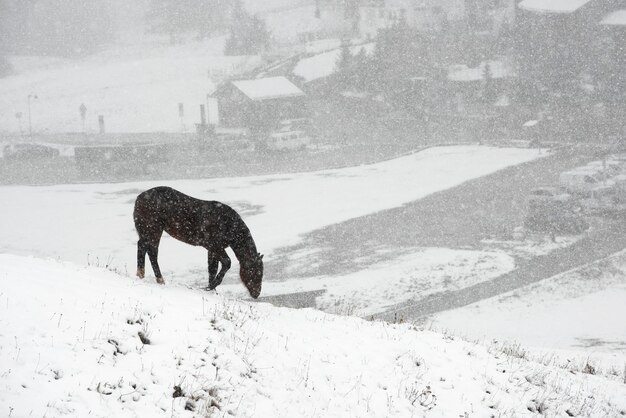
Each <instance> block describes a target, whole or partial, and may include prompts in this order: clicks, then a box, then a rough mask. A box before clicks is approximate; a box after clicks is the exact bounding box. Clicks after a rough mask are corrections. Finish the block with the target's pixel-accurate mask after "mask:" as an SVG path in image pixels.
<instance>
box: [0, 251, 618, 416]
mask: <svg viewBox="0 0 626 418" xmlns="http://www.w3.org/2000/svg"><path fill="white" fill-rule="evenodd" d="M0 330H1V331H0V414H3V415H4V416H12V417H24V416H56V417H63V416H75V417H86V416H95V417H109V416H116V417H126V416H128V417H135V416H140V417H148V416H150V417H159V416H163V417H171V416H176V417H184V416H188V417H191V416H199V415H200V416H209V415H210V416H238V417H239V416H241V417H246V416H255V417H296V416H310V417H355V416H357V417H364V416H371V417H380V416H397V417H410V416H429V417H431V416H432V417H458V416H462V417H463V416H477V417H482V416H485V417H487V416H494V415H496V416H534V415H535V414H536V413H537V412H539V411H540V412H541V413H542V414H543V415H545V416H563V415H565V414H566V413H567V414H569V415H572V416H598V417H599V416H617V415H619V414H620V413H624V410H625V408H626V386H625V385H624V384H623V382H621V381H619V380H618V379H617V378H610V377H602V376H592V375H589V374H584V373H580V372H579V371H576V370H568V369H560V368H556V367H553V366H548V367H546V366H543V365H540V364H538V363H534V362H531V361H527V360H525V359H524V358H520V357H519V356H517V353H516V352H515V350H512V349H511V348H510V347H506V346H495V345H492V346H488V347H485V346H481V345H477V344H473V343H467V342H463V341H458V340H456V339H455V338H452V337H449V336H445V335H440V334H436V333H433V332H428V331H419V330H416V329H415V328H414V327H412V326H409V325H388V324H385V323H370V322H365V321H363V320H360V319H356V318H346V317H337V316H332V315H327V314H324V313H321V312H318V311H311V310H302V311H293V310H289V309H286V308H281V309H278V308H274V307H271V306H270V305H264V304H254V303H247V302H239V301H235V300H229V299H225V298H222V297H219V296H216V295H207V294H205V293H204V292H199V291H192V290H188V289H183V288H171V287H163V286H159V285H156V284H154V283H149V282H138V281H135V280H131V279H129V278H126V277H121V276H118V275H116V274H114V273H112V272H109V271H106V270H103V269H97V268H84V267H77V266H75V265H71V264H66V263H59V262H55V261H51V260H48V261H46V260H38V259H33V258H24V257H18V256H10V255H0ZM139 333H142V335H143V336H144V337H147V338H148V340H149V341H148V340H145V339H144V341H143V342H142V341H141V340H140V337H139ZM144 342H145V343H146V344H144ZM505 353H508V354H505Z"/></svg>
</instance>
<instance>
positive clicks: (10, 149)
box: [2, 143, 59, 160]
mask: <svg viewBox="0 0 626 418" xmlns="http://www.w3.org/2000/svg"><path fill="white" fill-rule="evenodd" d="M2 155H3V156H4V158H5V159H6V160H29V159H36V158H55V157H58V156H59V150H58V149H56V148H53V147H49V146H47V145H42V144H34V143H23V144H10V145H5V147H4V149H3V151H2Z"/></svg>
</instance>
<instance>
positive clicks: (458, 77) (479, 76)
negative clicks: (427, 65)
mask: <svg viewBox="0 0 626 418" xmlns="http://www.w3.org/2000/svg"><path fill="white" fill-rule="evenodd" d="M485 65H486V62H485V61H483V62H481V63H480V65H479V66H478V67H474V68H469V67H468V66H467V65H465V64H460V65H452V66H450V68H449V69H448V80H450V81H479V80H483V79H484V78H485ZM489 70H490V72H491V78H504V77H508V76H510V75H512V71H511V68H510V67H509V66H508V65H506V64H505V63H504V62H502V61H489Z"/></svg>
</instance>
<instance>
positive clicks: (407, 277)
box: [0, 146, 545, 313]
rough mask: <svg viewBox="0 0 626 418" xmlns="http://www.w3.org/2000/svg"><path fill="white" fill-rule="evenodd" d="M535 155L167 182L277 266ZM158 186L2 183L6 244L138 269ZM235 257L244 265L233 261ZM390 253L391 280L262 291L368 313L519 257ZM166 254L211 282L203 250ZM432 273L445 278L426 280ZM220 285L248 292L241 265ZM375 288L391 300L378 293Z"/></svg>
mask: <svg viewBox="0 0 626 418" xmlns="http://www.w3.org/2000/svg"><path fill="white" fill-rule="evenodd" d="M544 155H545V154H544ZM537 157H539V154H538V153H537V150H527V149H504V148H489V147H480V146H457V147H440V148H431V149H428V150H425V151H422V152H419V153H416V154H412V155H408V156H405V157H401V158H397V159H394V160H391V161H387V162H382V163H378V164H373V165H366V166H360V167H353V168H346V169H340V170H327V171H320V172H313V173H300V174H281V175H271V176H262V177H246V178H229V179H211V180H184V181H174V182H167V183H166V184H167V185H169V186H172V187H174V188H176V189H179V190H181V191H182V192H184V193H187V194H189V195H192V196H196V197H199V198H204V199H206V200H219V201H223V202H226V203H228V204H231V205H232V206H234V207H235V208H237V209H238V210H240V211H241V212H242V214H243V216H244V218H245V220H246V222H247V223H248V225H249V226H250V228H251V230H252V233H253V236H254V238H255V240H256V243H257V246H258V248H259V249H260V251H261V252H263V253H264V254H265V255H266V257H265V259H266V261H270V262H271V260H272V253H273V252H274V251H275V250H277V249H278V248H281V247H284V246H287V245H293V244H296V243H298V242H299V241H300V239H301V237H302V235H303V234H306V233H308V232H311V231H314V230H316V229H319V228H323V227H325V226H328V225H332V224H335V223H338V222H342V221H346V220H349V219H352V218H355V217H359V216H364V215H367V214H371V213H375V212H378V211H381V210H385V209H389V208H393V207H399V206H402V205H403V204H405V203H408V202H411V201H413V200H416V199H419V198H422V197H424V196H427V195H429V194H432V193H435V192H437V191H440V190H444V189H447V188H450V187H453V186H455V185H458V184H460V183H462V182H464V181H467V180H469V179H472V178H476V177H479V176H482V175H486V174H489V173H492V172H494V171H496V170H499V169H502V168H505V167H507V166H509V165H513V164H519V163H523V162H525V161H529V160H531V159H534V158H537ZM159 184H160V183H159ZM156 185H158V184H157V183H121V184H97V185H96V184H91V185H89V184H77V185H63V186H46V187H23V186H14V187H3V188H1V189H0V194H1V195H2V200H3V201H4V203H3V205H2V206H0V230H2V231H3V234H2V236H0V251H2V252H10V253H15V254H21V255H35V256H38V257H52V258H59V259H61V260H65V261H72V262H75V263H78V264H81V265H84V264H88V263H89V264H96V265H101V266H103V265H108V266H109V267H111V268H115V269H118V270H119V271H122V272H127V273H129V274H132V273H134V271H135V257H136V255H135V254H136V241H137V236H136V233H135V230H134V225H133V222H132V208H133V203H134V199H135V197H136V195H137V194H138V193H140V192H141V191H143V190H146V189H148V188H150V187H153V186H156ZM277 231H279V233H277ZM309 250H310V251H315V250H316V249H315V248H311V249H309ZM232 258H233V260H234V256H233V257H232ZM387 259H388V260H389V261H388V263H389V264H392V263H393V264H395V265H396V266H397V267H392V268H391V269H390V270H388V274H389V277H388V279H387V280H384V281H380V280H376V277H377V276H379V274H380V273H379V272H376V271H364V272H360V273H358V274H353V275H349V276H347V277H341V278H332V277H331V278H328V277H314V278H310V279H306V280H290V278H289V277H267V276H266V279H265V284H264V288H263V295H271V294H277V293H284V292H286V291H288V290H289V289H292V290H311V289H322V288H324V289H327V290H328V295H326V296H324V298H325V301H324V303H325V304H327V305H328V304H332V303H333V300H334V299H335V298H338V299H341V300H342V301H343V302H344V303H346V304H348V305H351V306H355V307H358V308H359V309H362V310H363V311H362V313H366V312H370V311H376V310H379V309H381V308H382V307H384V306H386V305H388V304H393V303H399V302H402V301H404V300H406V299H409V298H411V297H412V296H417V295H420V294H423V293H428V292H433V291H437V290H442V289H445V288H446V286H453V287H455V286H467V285H471V284H474V283H475V282H477V281H482V280H486V279H488V278H492V277H495V276H497V275H499V274H502V273H504V272H506V271H508V270H510V269H512V268H513V267H514V263H513V261H512V259H511V257H510V256H508V255H506V254H504V253H501V252H500V253H499V252H497V251H486V252H482V251H460V252H459V251H451V250H446V249H422V248H418V249H416V250H415V253H414V254H393V253H392V254H389V256H388V257H387ZM159 260H160V265H161V268H162V270H163V272H164V275H165V277H166V281H169V283H170V284H178V285H180V284H185V285H189V286H194V287H200V286H202V285H206V280H207V279H206V277H207V273H206V269H207V267H206V254H205V251H204V250H202V249H199V248H194V247H190V246H188V245H185V244H182V243H180V242H178V241H176V240H174V239H171V238H170V237H168V236H165V237H164V239H163V241H162V244H161V249H160V254H159ZM294 262H298V261H297V260H295V261H294ZM304 262H306V257H305V258H304ZM233 268H234V269H236V268H238V267H237V266H236V265H235V266H234V267H233ZM381 268H387V266H381ZM425 271H435V272H436V273H433V274H428V275H425V274H424V272H425ZM437 271H439V272H438V273H437ZM366 277H369V278H370V279H366ZM415 277H420V278H421V279H420V280H421V281H417V282H416V281H415V280H413V278H415ZM277 282H281V283H277ZM220 290H221V291H228V292H232V294H237V295H244V293H245V290H244V289H243V287H242V286H241V284H240V283H238V278H237V275H236V274H234V273H232V272H231V274H229V275H228V276H227V280H226V281H225V285H223V286H222V287H221V288H220ZM368 294H369V295H372V294H377V295H385V297H382V298H372V297H371V296H367V295H368ZM328 298H332V299H333V300H330V299H328ZM366 308H367V309H366Z"/></svg>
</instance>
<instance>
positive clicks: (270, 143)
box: [267, 130, 311, 151]
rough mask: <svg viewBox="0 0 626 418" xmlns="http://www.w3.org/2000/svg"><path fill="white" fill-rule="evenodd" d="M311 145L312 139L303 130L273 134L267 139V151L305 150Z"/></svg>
mask: <svg viewBox="0 0 626 418" xmlns="http://www.w3.org/2000/svg"><path fill="white" fill-rule="evenodd" d="M310 143H311V138H310V137H309V136H308V135H307V134H306V133H305V132H304V131H301V130H286V131H282V130H281V131H278V132H274V133H272V134H271V135H270V136H269V137H268V138H267V149H268V150H271V151H286V150H295V149H304V148H306V146H307V145H309V144H310Z"/></svg>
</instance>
